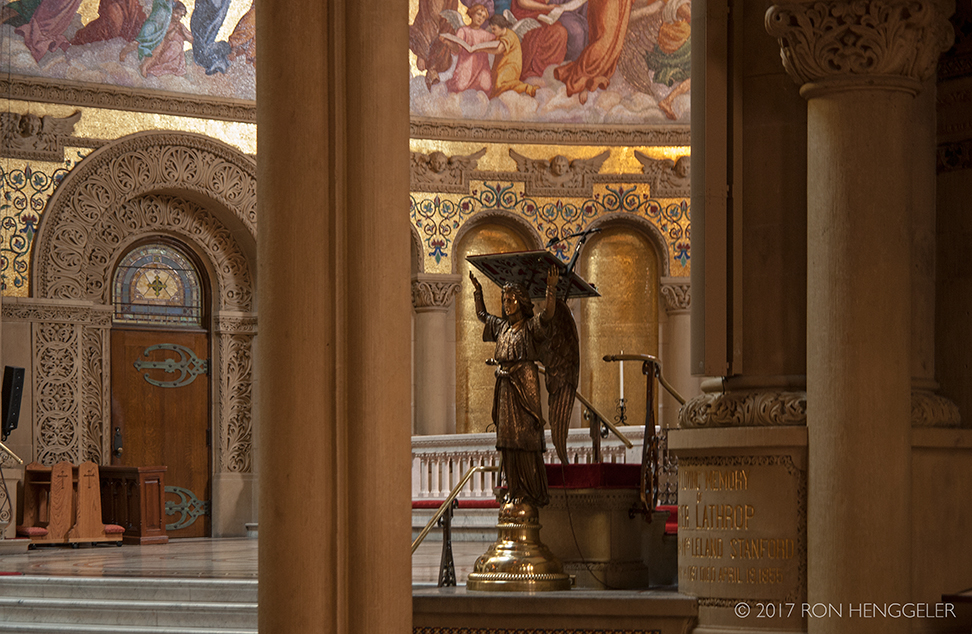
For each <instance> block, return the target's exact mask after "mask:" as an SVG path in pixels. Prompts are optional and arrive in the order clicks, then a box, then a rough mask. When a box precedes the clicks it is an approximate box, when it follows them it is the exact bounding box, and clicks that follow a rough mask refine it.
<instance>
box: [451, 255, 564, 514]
mask: <svg viewBox="0 0 972 634" xmlns="http://www.w3.org/2000/svg"><path fill="white" fill-rule="evenodd" d="M469 278H470V280H472V283H473V287H474V293H473V296H474V299H475V301H476V316H477V317H478V318H479V320H480V321H482V322H483V323H484V324H486V328H485V330H484V332H483V340H484V341H495V342H496V349H495V352H494V353H493V358H492V359H490V360H489V361H488V362H487V363H489V364H490V365H496V366H498V367H497V369H496V387H495V388H494V391H493V414H492V418H493V423H494V424H495V425H496V448H497V449H498V450H499V452H500V455H501V469H502V472H503V476H504V479H505V481H506V486H507V499H506V501H507V502H512V503H522V502H526V503H528V504H532V505H534V506H536V507H541V506H545V505H546V504H547V503H548V502H549V500H550V497H549V495H548V493H547V471H546V467H545V466H544V461H543V454H544V451H545V450H546V447H545V445H544V436H543V427H544V424H545V423H544V418H543V413H542V409H541V404H540V373H539V368H538V366H537V363H538V362H540V363H542V364H543V365H544V367H545V373H546V386H547V391H548V392H549V399H548V410H549V418H550V429H551V432H552V438H553V443H554V447H555V448H556V449H557V455H558V456H559V457H560V460H561V461H562V462H564V463H567V462H568V460H567V428H568V426H569V424H570V414H571V410H572V408H573V405H574V393H575V392H574V391H575V389H576V388H577V378H578V372H579V368H580V362H579V352H578V339H577V327H576V326H575V324H574V318H573V317H572V316H571V314H570V309H569V308H567V304H566V303H565V302H564V301H563V300H562V299H558V297H557V284H558V282H559V281H560V269H559V268H558V267H557V266H556V265H554V266H551V267H550V269H549V271H548V273H547V291H546V297H545V299H544V303H543V309H542V310H541V312H539V313H538V314H535V312H534V306H533V302H532V301H531V300H530V296H529V294H528V292H527V289H526V288H525V287H524V286H523V285H522V284H518V283H511V284H506V285H504V286H503V295H502V297H503V313H502V316H501V317H497V316H495V315H491V314H489V312H487V310H486V305H485V303H484V301H483V288H482V286H481V285H480V283H479V281H478V280H477V279H476V277H475V276H474V275H473V274H472V273H471V272H470V274H469Z"/></svg>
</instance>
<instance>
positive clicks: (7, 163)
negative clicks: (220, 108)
mask: <svg viewBox="0 0 972 634" xmlns="http://www.w3.org/2000/svg"><path fill="white" fill-rule="evenodd" d="M79 110H80V111H81V118H80V120H78V122H77V123H76V124H75V125H74V131H73V134H71V136H69V137H67V138H65V139H64V140H63V142H64V152H63V160H62V161H60V162H58V161H38V160H25V159H17V158H0V240H2V242H0V279H2V283H3V291H2V292H3V294H4V295H7V296H16V297H26V296H27V295H28V292H29V289H28V280H29V278H30V257H31V247H32V245H33V241H34V234H35V232H36V230H37V225H38V223H39V222H40V221H41V218H42V217H43V214H44V209H45V208H46V206H47V201H48V200H49V199H50V197H51V195H52V194H53V193H54V189H55V188H56V187H57V184H58V183H60V181H61V180H62V179H63V178H64V177H65V176H66V175H67V174H68V173H69V172H70V171H71V169H73V168H74V167H75V166H76V165H77V164H78V163H79V162H81V161H82V160H83V159H84V157H86V156H87V155H88V154H90V153H91V152H92V151H94V149H95V148H97V147H99V146H101V145H104V144H105V143H108V142H110V141H114V140H116V139H119V138H121V137H124V136H128V135H130V134H134V133H136V132H143V131H148V130H166V131H177V132H192V133H196V134H202V135H205V136H208V137H210V138H214V139H218V140H220V141H223V142H224V143H226V144H228V145H231V146H233V147H235V148H236V149H238V150H240V151H241V152H244V153H246V154H256V125H255V124H248V123H236V122H226V121H213V120H207V119H197V118H192V117H178V116H172V115H160V114H151V113H141V112H128V111H122V110H109V109H102V108H83V107H82V108H78V107H75V106H64V105H58V104H39V103H30V102H25V101H12V100H0V113H8V114H16V115H20V114H28V113H29V114H33V115H36V116H38V117H45V116H50V117H57V118H63V117H69V116H71V115H72V114H73V113H74V112H76V111H79Z"/></svg>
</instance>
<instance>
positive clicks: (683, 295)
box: [661, 277, 692, 315]
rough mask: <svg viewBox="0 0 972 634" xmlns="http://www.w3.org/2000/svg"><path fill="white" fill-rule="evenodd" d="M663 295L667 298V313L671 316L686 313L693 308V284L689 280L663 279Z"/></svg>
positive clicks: (677, 278)
mask: <svg viewBox="0 0 972 634" xmlns="http://www.w3.org/2000/svg"><path fill="white" fill-rule="evenodd" d="M661 294H662V297H664V298H665V312H666V313H668V314H669V315H677V314H679V313H686V312H688V311H689V309H690V308H691V307H692V283H691V281H689V279H688V278H682V277H671V278H666V279H662V281H661Z"/></svg>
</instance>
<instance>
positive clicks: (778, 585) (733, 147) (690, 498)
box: [668, 0, 807, 634]
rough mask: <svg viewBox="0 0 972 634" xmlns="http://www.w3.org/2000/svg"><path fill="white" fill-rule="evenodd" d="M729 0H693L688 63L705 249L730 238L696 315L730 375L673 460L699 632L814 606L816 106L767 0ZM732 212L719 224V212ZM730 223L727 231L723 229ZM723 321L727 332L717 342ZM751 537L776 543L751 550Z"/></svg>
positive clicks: (688, 414) (687, 585)
mask: <svg viewBox="0 0 972 634" xmlns="http://www.w3.org/2000/svg"><path fill="white" fill-rule="evenodd" d="M725 6H726V5H725V4H724V3H719V2H716V1H707V0H701V1H699V0H696V2H693V6H692V11H693V17H695V15H696V14H697V13H698V14H699V15H701V18H700V19H699V20H693V25H692V39H693V41H695V42H696V43H699V44H700V46H699V49H698V52H700V53H702V54H703V55H704V61H705V64H704V69H698V68H697V66H696V65H695V64H694V63H693V89H694V88H695V87H696V86H698V85H699V84H702V86H703V88H704V90H703V92H702V93H701V94H699V93H697V92H696V91H695V90H693V95H692V97H693V105H692V114H693V118H694V120H693V130H695V131H697V130H698V129H700V128H699V127H698V125H697V124H698V123H699V122H698V119H697V118H698V117H699V115H700V113H701V115H702V116H703V117H704V120H705V122H706V123H707V124H708V127H707V128H701V129H705V130H706V133H707V134H706V139H705V142H704V143H701V144H700V143H697V139H696V138H695V137H696V136H697V135H693V151H692V153H693V157H692V158H693V163H694V164H695V165H698V164H700V162H701V164H702V165H703V166H704V167H705V168H706V169H705V170H702V171H703V173H702V174H696V172H695V171H693V178H694V177H696V176H697V175H700V176H702V178H701V180H700V179H695V180H696V182H695V183H693V193H695V191H696V190H699V189H700V188H699V187H698V185H702V187H701V190H702V192H704V194H705V201H706V205H705V208H704V211H703V213H705V214H706V217H705V218H700V219H696V218H694V217H693V232H694V231H695V229H696V228H701V227H695V226H694V224H695V223H696V220H701V223H700V225H702V226H703V227H704V230H705V234H704V235H705V247H706V248H709V247H712V245H713V243H716V246H717V247H722V249H724V254H723V258H724V261H725V263H726V265H727V269H726V270H725V271H722V270H719V271H717V272H716V273H715V274H714V275H713V274H711V273H712V269H711V264H712V262H711V260H710V261H709V264H710V267H709V271H708V272H709V273H710V275H707V276H705V286H703V287H701V288H700V287H699V286H697V285H696V284H693V288H692V294H693V296H694V297H693V298H692V299H693V303H697V304H699V305H701V306H703V307H704V306H706V305H708V306H709V307H711V305H712V299H713V296H714V297H715V298H716V302H715V303H716V305H718V304H719V301H720V300H722V299H724V300H725V301H726V304H727V305H726V311H725V315H718V311H714V312H713V311H702V312H703V313H704V314H706V320H705V321H703V322H701V324H700V323H699V322H696V323H695V324H694V325H696V326H697V327H698V326H699V325H704V327H705V328H706V333H705V334H706V341H707V344H706V353H707V356H708V354H709V353H713V361H714V360H716V359H715V357H716V356H717V354H721V355H723V358H725V359H726V363H725V366H724V369H723V368H720V367H719V364H718V363H712V364H707V365H706V366H705V367H707V368H711V369H710V370H707V371H710V372H719V373H720V374H722V375H723V376H720V377H719V378H714V379H709V380H706V381H703V382H702V384H701V386H700V387H701V390H702V394H699V395H696V396H695V397H694V398H692V399H691V400H690V401H689V402H688V403H686V405H685V406H684V407H683V408H682V409H681V412H680V415H679V429H677V430H672V431H671V432H670V433H669V435H668V448H669V451H670V452H672V453H674V454H675V455H676V456H677V457H678V478H679V487H678V489H679V491H678V504H679V548H678V578H679V591H680V592H684V593H686V594H689V595H692V596H696V597H698V605H699V626H698V628H697V631H699V632H702V631H704V632H706V633H707V634H717V633H718V634H730V633H732V632H739V631H747V632H758V631H771V632H774V633H776V634H779V633H782V632H800V631H803V630H805V628H806V624H805V620H804V619H803V618H802V617H801V616H800V614H799V610H796V614H794V613H792V612H791V611H789V610H787V611H786V612H785V613H783V614H779V613H777V614H773V615H772V617H773V618H759V615H760V613H759V608H760V605H763V606H765V605H770V604H776V605H787V604H791V605H802V604H803V602H804V601H806V560H807V543H806V521H807V520H806V515H807V507H806V468H807V467H806V464H807V459H806V451H807V440H806V436H807V430H806V411H807V407H806V406H807V399H806V391H805V390H806V376H805V372H806V327H807V321H806V224H805V218H806V187H807V182H806V103H805V101H804V100H803V99H802V98H801V97H800V95H799V91H798V90H797V88H796V87H795V86H794V85H793V82H792V81H791V80H790V78H789V77H787V75H786V73H785V71H784V70H783V69H782V68H780V67H779V62H778V61H777V60H778V59H779V46H778V45H777V44H776V42H775V41H774V40H773V38H771V37H769V36H767V35H765V30H764V27H763V13H764V11H765V5H763V4H760V3H758V2H741V3H740V2H734V3H733V4H732V10H731V11H730V12H727V11H726V10H725ZM697 9H698V10H699V11H698V12H697V11H696V10H697ZM700 22H701V24H700ZM696 36H698V37H696ZM693 58H694V59H695V60H696V61H697V60H698V56H695V55H693ZM697 70H700V71H704V72H697ZM696 79H697V80H698V83H697V82H696V81H695V80H696ZM700 97H702V98H700ZM713 121H715V122H717V123H719V122H725V123H724V124H723V125H722V126H721V128H722V129H720V126H719V125H713V124H712V122H713ZM720 132H721V133H722V135H724V138H722V139H719V138H718V137H719V134H720ZM712 136H715V137H716V139H715V142H713V139H712ZM723 145H724V146H725V147H723ZM697 150H700V151H697ZM721 161H726V162H727V163H726V164H725V165H720V162H721ZM713 168H719V169H713ZM727 184H728V187H727ZM720 197H724V198H725V200H721V199H720ZM696 200H697V196H693V209H694V208H695V202H696ZM713 202H718V203H719V204H712V203H713ZM722 208H724V209H725V214H724V216H725V217H724V218H723V216H720V215H718V213H717V214H714V215H715V218H713V217H712V215H710V214H711V211H712V210H714V209H715V210H720V211H721V209H722ZM709 220H714V221H715V223H712V222H708V221H709ZM722 220H724V222H725V230H724V231H723V232H721V233H722V234H724V235H722V236H720V235H719V234H717V233H716V232H715V231H713V230H712V227H713V226H715V227H718V226H719V223H720V221H722ZM720 239H721V240H722V241H721V242H720ZM693 249H695V245H694V244H693ZM715 253H717V254H718V253H719V249H718V248H716V249H715ZM720 261H721V260H720ZM694 267H695V265H694V264H693V274H696V273H697V272H698V270H697V269H696V268H694ZM720 283H721V284H722V286H721V287H720ZM710 285H715V288H712V286H710ZM713 291H715V292H714V293H713ZM713 314H715V315H717V316H718V317H724V318H725V321H722V320H721V319H715V320H714V319H712V316H713ZM720 330H722V331H723V332H724V333H725V336H724V338H719V337H715V336H711V335H712V334H713V333H718V332H719V331H720ZM717 344H718V347H719V348H720V349H719V350H716V347H717ZM716 509H719V510H720V511H716ZM726 509H732V511H731V513H732V515H731V517H729V516H728V515H727V514H726V513H725V510H726ZM714 511H716V512H715V514H714V513H713V512H714ZM752 543H765V544H772V545H773V548H774V551H773V553H772V554H770V553H768V552H767V553H762V554H761V553H755V552H753V551H743V550H741V548H744V547H745V544H752ZM763 616H766V615H765V614H764V615H763Z"/></svg>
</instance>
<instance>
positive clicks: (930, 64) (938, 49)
mask: <svg viewBox="0 0 972 634" xmlns="http://www.w3.org/2000/svg"><path fill="white" fill-rule="evenodd" d="M944 4H945V2H941V3H939V2H935V1H934V0H917V1H913V0H911V1H910V0H839V1H836V2H809V3H786V4H777V5H774V6H772V7H770V8H769V10H768V11H767V12H766V18H765V25H766V30H767V31H768V32H769V34H770V35H772V36H774V37H776V38H777V39H778V40H779V43H780V49H781V51H780V54H781V56H782V58H783V66H784V68H785V69H786V71H787V72H788V73H789V74H790V76H791V77H793V79H794V80H795V81H796V82H797V83H799V84H819V83H822V82H824V83H825V82H833V81H836V82H849V83H850V85H851V86H860V87H864V86H866V85H874V83H875V82H876V81H881V80H882V78H884V80H885V81H882V82H881V83H882V84H885V85H888V86H895V87H897V88H900V89H903V90H910V91H912V92H917V91H918V89H919V84H920V83H921V82H922V81H924V80H926V79H928V78H929V77H931V75H932V73H934V71H935V66H936V64H937V62H938V56H939V54H941V53H942V52H943V51H945V50H947V49H948V48H949V47H950V46H951V45H952V40H953V37H954V34H953V31H952V26H951V24H950V23H949V22H948V15H949V13H950V12H948V11H947V8H946V7H944ZM901 80H905V81H904V82H901Z"/></svg>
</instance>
